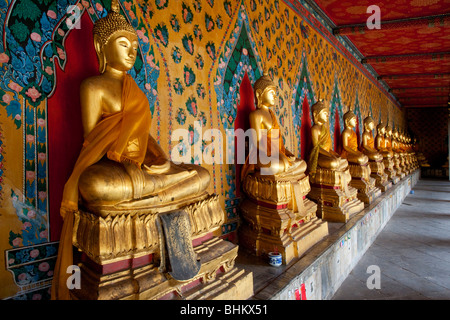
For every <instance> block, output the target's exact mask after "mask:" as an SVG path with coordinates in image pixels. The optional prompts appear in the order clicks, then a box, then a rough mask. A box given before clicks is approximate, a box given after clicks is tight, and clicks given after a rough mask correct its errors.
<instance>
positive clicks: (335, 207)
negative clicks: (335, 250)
mask: <svg viewBox="0 0 450 320" xmlns="http://www.w3.org/2000/svg"><path fill="white" fill-rule="evenodd" d="M311 109H312V114H313V119H314V125H313V126H312V128H311V135H312V144H313V149H312V151H311V153H310V156H309V162H308V169H309V172H310V181H311V192H310V193H309V194H308V197H310V198H311V199H313V200H314V201H315V202H316V203H317V204H318V209H317V212H318V215H319V216H320V217H321V218H322V219H324V220H328V221H336V222H347V220H348V219H349V216H350V215H351V214H354V213H357V212H359V211H361V210H362V209H363V208H364V203H362V202H361V201H360V200H359V199H358V197H357V195H358V191H357V189H355V188H354V187H352V186H351V185H349V184H350V182H351V180H352V176H351V175H350V172H349V168H348V167H349V164H348V161H347V160H346V159H344V158H341V157H340V155H339V154H338V153H336V152H335V151H334V150H333V149H332V141H331V135H330V128H329V124H328V120H329V119H328V118H329V107H328V105H327V104H326V103H325V102H324V101H323V100H319V101H318V102H316V103H315V104H313V105H312V107H311Z"/></svg>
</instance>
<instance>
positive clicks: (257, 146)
mask: <svg viewBox="0 0 450 320" xmlns="http://www.w3.org/2000/svg"><path fill="white" fill-rule="evenodd" d="M253 89H254V96H255V103H256V109H255V110H254V111H252V112H251V113H250V114H249V120H250V121H249V122H250V127H251V128H250V130H252V132H254V135H253V136H252V138H253V140H252V141H251V144H250V145H251V147H250V148H249V149H250V150H249V154H248V156H247V158H246V162H245V164H244V165H243V167H242V171H241V172H242V174H241V179H242V189H243V191H244V193H245V199H244V200H243V201H242V202H241V204H240V210H241V214H242V217H243V218H244V221H245V223H244V224H243V226H241V228H240V237H239V242H240V244H241V245H243V246H244V247H247V248H249V249H250V250H251V251H252V252H253V253H255V254H256V255H257V256H260V255H261V256H265V255H267V254H268V253H269V252H271V251H273V250H274V248H277V250H278V251H279V252H280V253H281V254H282V256H283V262H284V263H289V261H290V260H292V259H293V258H294V257H299V256H301V255H302V254H303V253H304V252H305V251H306V250H307V249H308V248H309V247H310V246H311V245H313V244H314V243H316V242H317V241H319V240H320V239H322V238H323V237H324V236H326V235H327V234H328V226H327V223H326V222H322V221H320V220H318V219H317V217H316V210H317V205H316V204H315V203H314V202H312V201H310V200H309V199H307V198H306V195H307V194H308V192H309V191H310V184H309V179H308V176H307V175H306V174H305V171H306V169H307V165H306V162H305V161H304V160H302V159H299V158H296V157H295V156H294V155H293V154H292V152H290V151H289V150H287V149H286V148H285V146H284V143H283V139H282V134H281V131H280V126H279V124H278V120H277V118H276V116H275V113H274V112H273V110H272V108H273V107H274V106H275V103H276V93H277V87H276V85H275V83H274V82H273V81H272V80H271V79H270V77H269V75H268V73H267V72H266V71H265V72H264V74H263V76H261V77H260V78H259V79H257V80H256V81H255V83H254V86H253ZM267 160H269V161H267ZM264 230H270V231H269V232H267V231H265V232H264ZM285 230H287V232H285ZM305 230H307V231H306V232H305Z"/></svg>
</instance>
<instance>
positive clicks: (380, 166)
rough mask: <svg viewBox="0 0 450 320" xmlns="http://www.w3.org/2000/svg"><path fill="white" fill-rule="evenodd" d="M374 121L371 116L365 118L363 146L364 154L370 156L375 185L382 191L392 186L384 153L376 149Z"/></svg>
mask: <svg viewBox="0 0 450 320" xmlns="http://www.w3.org/2000/svg"><path fill="white" fill-rule="evenodd" d="M373 129H374V121H373V119H372V117H371V116H367V117H366V118H365V119H364V132H363V134H362V144H361V148H362V151H363V152H364V154H366V155H367V156H368V157H369V166H370V171H371V176H372V177H373V178H374V179H375V186H376V187H377V188H379V189H380V190H381V191H382V192H385V191H386V190H387V189H389V188H390V187H391V186H392V183H391V182H389V181H388V179H389V177H388V174H386V173H385V165H384V163H383V155H382V154H381V153H379V152H378V151H377V150H376V149H375V141H374V138H373V133H372V131H373Z"/></svg>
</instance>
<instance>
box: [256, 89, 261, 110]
mask: <svg viewBox="0 0 450 320" xmlns="http://www.w3.org/2000/svg"><path fill="white" fill-rule="evenodd" d="M260 97H261V89H256V91H255V102H256V107H257V108H258V107H259V98H260Z"/></svg>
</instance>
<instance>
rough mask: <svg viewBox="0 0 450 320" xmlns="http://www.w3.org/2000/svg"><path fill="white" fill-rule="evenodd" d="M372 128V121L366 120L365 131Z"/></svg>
mask: <svg viewBox="0 0 450 320" xmlns="http://www.w3.org/2000/svg"><path fill="white" fill-rule="evenodd" d="M373 128H374V124H373V121H369V122H366V129H367V131H372V130H373Z"/></svg>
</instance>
